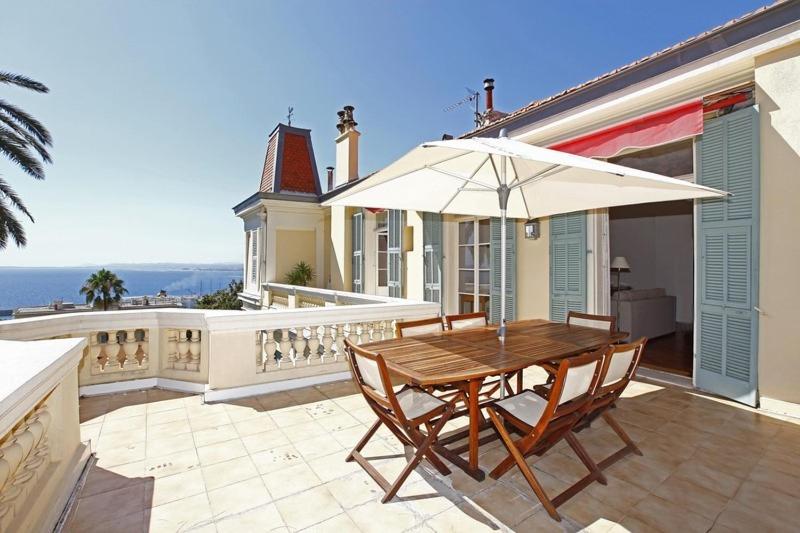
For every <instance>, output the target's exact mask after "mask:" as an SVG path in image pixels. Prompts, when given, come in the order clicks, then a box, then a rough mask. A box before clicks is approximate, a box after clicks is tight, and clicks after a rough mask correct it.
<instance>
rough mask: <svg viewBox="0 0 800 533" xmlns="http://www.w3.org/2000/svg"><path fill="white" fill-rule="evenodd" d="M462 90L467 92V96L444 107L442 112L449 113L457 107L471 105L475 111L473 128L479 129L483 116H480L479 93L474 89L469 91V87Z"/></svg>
mask: <svg viewBox="0 0 800 533" xmlns="http://www.w3.org/2000/svg"><path fill="white" fill-rule="evenodd" d="M464 89H466V91H467V96H465V97H464V98H462V99H461V100H459V101H458V102H456V103H454V104H451V105H449V106H447V107H445V108H444V109H443V110H442V111H444V112H445V113H449V112H450V111H453V110H455V109H458V108H459V107H461V106H463V105H465V104H470V103H472V104H474V105H475V111H474V113H475V115H474V118H473V120H474V121H475V127H476V128H477V127H480V126H481V125H482V124H483V116H482V115H481V112H480V103H481V93H480V92H478V91H476V90H474V89H470V88H469V87H464Z"/></svg>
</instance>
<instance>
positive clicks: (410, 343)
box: [362, 320, 627, 481]
mask: <svg viewBox="0 0 800 533" xmlns="http://www.w3.org/2000/svg"><path fill="white" fill-rule="evenodd" d="M625 336H627V333H614V334H611V333H609V332H608V331H607V330H601V329H595V328H589V327H585V326H577V325H569V324H564V323H560V322H551V321H548V320H522V321H518V322H510V323H508V325H507V331H506V337H505V341H504V342H503V343H501V342H500V340H499V339H498V337H497V328H496V327H494V326H486V327H478V328H470V329H465V330H453V331H442V332H441V333H432V334H427V335H420V336H413V337H403V338H395V339H389V340H383V341H377V342H370V343H366V344H364V345H362V347H364V348H366V349H368V350H370V351H373V352H378V353H380V354H381V355H383V357H384V359H385V360H386V364H387V366H388V367H389V370H390V371H391V372H392V374H394V375H395V376H396V377H398V378H399V379H402V380H403V381H405V382H406V383H408V384H410V385H416V386H419V387H423V388H429V387H434V386H437V385H452V386H454V387H456V388H458V389H460V390H461V391H462V392H463V393H464V395H465V396H466V399H467V407H468V415H469V431H468V436H469V439H468V446H467V449H468V451H469V458H468V460H466V461H465V460H464V459H463V458H461V457H460V455H458V453H454V452H452V451H451V450H448V449H446V448H444V446H443V445H440V446H439V449H440V452H441V453H442V454H443V455H444V456H445V457H446V458H447V459H449V460H450V461H451V462H452V463H454V464H456V465H457V466H459V467H460V468H462V469H463V470H464V471H465V472H466V473H467V474H469V475H470V476H472V477H473V478H475V479H477V480H481V481H482V480H483V479H484V477H485V474H484V472H483V470H481V468H480V465H479V464H478V451H479V446H480V442H479V441H480V431H481V420H482V418H483V417H482V416H481V413H480V402H479V395H480V390H481V386H482V385H483V382H484V381H485V380H486V378H488V377H491V376H500V375H507V374H511V373H514V372H518V371H520V370H522V369H524V368H527V367H529V366H532V365H536V364H539V363H543V362H546V361H556V360H559V359H563V358H565V357H570V356H573V355H578V354H581V353H584V352H586V351H589V350H594V349H597V348H601V347H603V346H606V345H608V344H611V343H614V342H616V341H617V340H619V339H622V338H624V337H625ZM521 383H522V379H521V374H520V376H519V384H520V386H521Z"/></svg>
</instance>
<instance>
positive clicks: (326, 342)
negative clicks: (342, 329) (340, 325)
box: [320, 325, 335, 363]
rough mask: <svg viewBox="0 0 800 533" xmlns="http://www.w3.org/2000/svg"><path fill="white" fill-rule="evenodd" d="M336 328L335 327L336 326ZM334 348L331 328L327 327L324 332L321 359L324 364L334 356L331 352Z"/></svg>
mask: <svg viewBox="0 0 800 533" xmlns="http://www.w3.org/2000/svg"><path fill="white" fill-rule="evenodd" d="M334 327H335V326H334ZM332 348H333V336H332V335H331V326H330V325H326V326H324V327H323V331H322V356H321V357H320V359H321V360H322V362H323V363H324V362H325V361H326V359H327V358H328V357H332V356H333V352H332V351H331V350H332Z"/></svg>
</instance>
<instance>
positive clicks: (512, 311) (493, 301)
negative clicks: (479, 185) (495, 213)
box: [489, 218, 517, 324]
mask: <svg viewBox="0 0 800 533" xmlns="http://www.w3.org/2000/svg"><path fill="white" fill-rule="evenodd" d="M501 227H502V226H501V224H500V219H499V218H492V219H491V223H490V226H489V232H490V239H491V240H490V241H489V243H490V254H491V257H492V263H491V270H490V276H491V280H492V286H491V293H490V294H491V298H490V301H489V320H490V321H491V322H492V323H493V324H498V323H499V322H500V250H501V240H500V234H501V232H500V228H501ZM515 228H516V224H515V223H514V220H506V320H508V321H509V322H510V321H512V320H516V314H517V306H516V302H515V300H514V296H515V293H516V289H517V234H516V231H515Z"/></svg>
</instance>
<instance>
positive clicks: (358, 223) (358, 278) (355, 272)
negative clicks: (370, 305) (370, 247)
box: [351, 211, 364, 293]
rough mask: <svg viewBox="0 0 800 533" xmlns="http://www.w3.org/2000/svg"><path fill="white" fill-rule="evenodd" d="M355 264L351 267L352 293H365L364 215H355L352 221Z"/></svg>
mask: <svg viewBox="0 0 800 533" xmlns="http://www.w3.org/2000/svg"><path fill="white" fill-rule="evenodd" d="M351 239H352V248H353V262H352V265H351V275H352V291H353V292H359V293H363V292H364V213H363V212H361V211H358V212H356V213H353V220H352V233H351Z"/></svg>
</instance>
